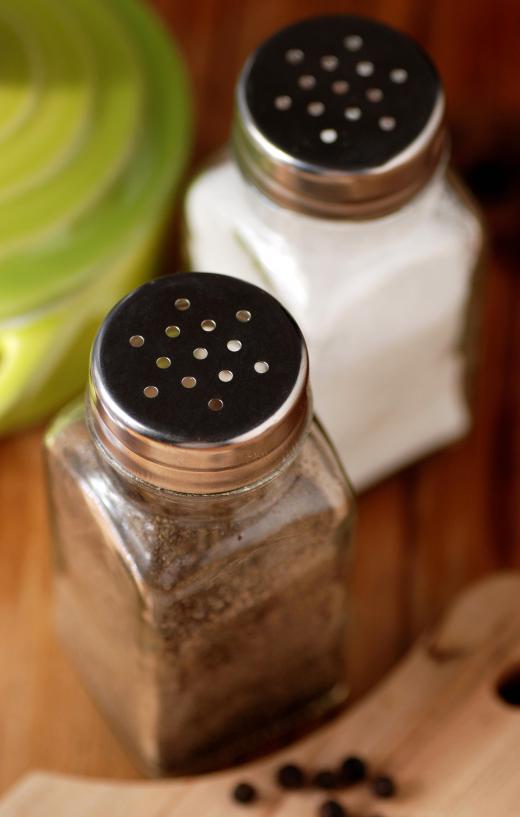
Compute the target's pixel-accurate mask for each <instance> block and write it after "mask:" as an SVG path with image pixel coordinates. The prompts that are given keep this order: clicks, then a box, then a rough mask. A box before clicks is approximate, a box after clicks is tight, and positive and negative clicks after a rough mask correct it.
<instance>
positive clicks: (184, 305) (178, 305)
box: [175, 298, 191, 312]
mask: <svg viewBox="0 0 520 817" xmlns="http://www.w3.org/2000/svg"><path fill="white" fill-rule="evenodd" d="M190 306H191V303H190V302H189V300H188V299H187V298H177V300H176V301H175V309H178V310H179V312H186V310H187V309H189V308H190Z"/></svg>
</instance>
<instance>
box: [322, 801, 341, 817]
mask: <svg viewBox="0 0 520 817" xmlns="http://www.w3.org/2000/svg"><path fill="white" fill-rule="evenodd" d="M318 813H319V817H347V811H346V809H344V808H343V806H342V805H341V803H338V801H337V800H326V801H325V802H324V803H322V804H321V806H320V809H319V812H318Z"/></svg>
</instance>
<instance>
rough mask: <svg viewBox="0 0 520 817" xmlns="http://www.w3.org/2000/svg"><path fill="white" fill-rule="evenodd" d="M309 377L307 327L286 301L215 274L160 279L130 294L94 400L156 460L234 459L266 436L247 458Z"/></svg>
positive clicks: (108, 338)
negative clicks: (216, 455)
mask: <svg viewBox="0 0 520 817" xmlns="http://www.w3.org/2000/svg"><path fill="white" fill-rule="evenodd" d="M306 378H307V356H306V350H305V345H304V343H303V339H302V335H301V332H300V330H299V328H298V326H297V324H296V323H295V321H294V320H293V319H292V318H291V316H290V315H289V314H288V312H287V311H286V310H285V309H284V308H283V307H282V306H281V304H280V303H279V302H278V301H277V300H276V299H275V298H273V297H272V296H271V295H269V294H268V293H267V292H265V291H263V290H261V289H259V288H258V287H256V286H253V285H251V284H248V283H245V282H244V281H241V280H238V279H236V278H231V277H228V276H226V275H216V274H211V273H179V274H175V275H170V276H167V277H164V278H159V279H157V280H155V281H151V282H150V283H147V284H144V285H143V286H141V287H139V289H137V290H135V291H134V292H132V293H131V294H130V295H128V296H127V297H126V298H124V299H123V300H122V301H121V302H120V303H119V304H118V305H117V306H116V307H115V308H114V309H113V310H112V312H111V313H110V314H109V315H108V317H107V318H106V320H105V322H104V324H103V326H102V328H101V329H100V331H99V333H98V336H97V338H96V341H95V345H94V350H93V355H92V364H91V383H92V389H93V395H94V403H97V404H98V407H99V413H100V414H104V413H107V414H108V415H109V416H110V419H111V423H109V425H110V426H111V430H112V433H113V434H115V435H116V437H117V438H118V439H119V441H121V440H125V441H127V440H128V437H129V436H130V437H131V438H132V439H133V440H134V441H135V442H136V443H138V444H136V445H134V446H133V447H135V448H137V449H138V450H139V451H142V450H145V449H147V448H149V447H150V446H151V447H152V449H153V451H154V453H153V455H152V454H150V455H149V456H150V457H152V458H154V457H155V458H157V451H159V452H162V453H163V454H164V452H166V451H169V453H168V456H167V457H166V459H167V460H168V459H170V458H172V452H173V464H174V465H175V461H176V459H178V458H177V457H176V456H175V453H174V452H175V450H176V449H179V450H182V451H184V452H185V451H186V450H188V449H191V451H192V452H196V451H197V450H198V451H199V452H205V454H207V452H208V451H209V450H211V449H214V450H215V452H217V451H219V450H220V458H221V459H223V460H226V455H225V452H230V451H231V450H232V449H234V450H235V451H236V450H237V449H239V448H240V445H241V443H243V442H244V441H245V440H247V439H249V442H250V443H252V442H253V441H254V440H255V439H257V438H262V445H261V447H260V448H261V450H260V451H259V452H258V445H257V446H256V449H255V446H254V445H253V448H252V450H250V451H249V454H248V456H249V460H251V459H253V460H254V459H255V457H256V454H261V455H262V456H263V454H265V449H266V445H265V444H264V443H265V441H264V440H263V437H264V435H265V434H266V430H268V429H269V427H270V426H277V425H278V421H279V419H280V417H282V416H284V415H285V414H286V413H287V411H288V410H289V409H292V407H293V403H294V402H295V401H296V402H298V400H300V399H301V395H302V392H305V390H306ZM267 437H269V434H268V433H267ZM125 444H126V443H125ZM267 448H269V444H268V445H267ZM223 452H224V453H223ZM159 459H160V457H159ZM202 460H204V457H202ZM231 460H233V457H231ZM201 467H202V462H201ZM204 467H205V468H207V467H209V466H207V464H206V465H204ZM228 467H232V464H231V465H230V464H229V463H228ZM181 482H182V480H181ZM181 489H182V488H181Z"/></svg>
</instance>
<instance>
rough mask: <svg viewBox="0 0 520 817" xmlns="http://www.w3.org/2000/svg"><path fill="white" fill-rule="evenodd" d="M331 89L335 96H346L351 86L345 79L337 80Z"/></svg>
mask: <svg viewBox="0 0 520 817" xmlns="http://www.w3.org/2000/svg"><path fill="white" fill-rule="evenodd" d="M331 88H332V92H333V93H334V94H346V93H348V90H349V88H350V85H349V84H348V82H347V81H346V80H345V79H337V80H335V81H334V82H333V83H332V85H331Z"/></svg>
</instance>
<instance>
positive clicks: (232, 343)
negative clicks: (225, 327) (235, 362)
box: [227, 340, 242, 352]
mask: <svg viewBox="0 0 520 817" xmlns="http://www.w3.org/2000/svg"><path fill="white" fill-rule="evenodd" d="M227 348H228V349H229V351H230V352H240V350H241V348H242V343H241V342H240V341H239V340H228V342H227Z"/></svg>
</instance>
